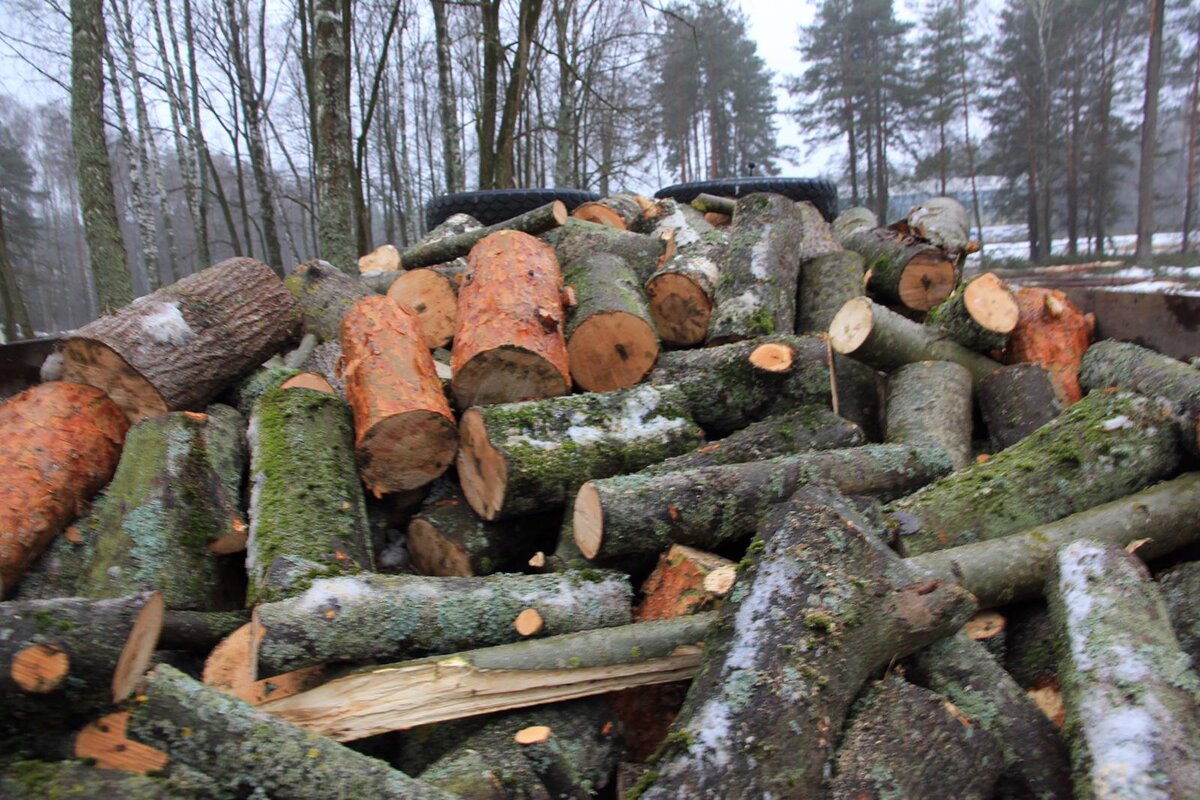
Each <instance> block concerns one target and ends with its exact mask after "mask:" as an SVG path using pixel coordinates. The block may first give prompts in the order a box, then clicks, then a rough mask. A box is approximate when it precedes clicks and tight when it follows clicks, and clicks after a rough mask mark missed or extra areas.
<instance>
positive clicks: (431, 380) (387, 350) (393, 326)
mask: <svg viewBox="0 0 1200 800" xmlns="http://www.w3.org/2000/svg"><path fill="white" fill-rule="evenodd" d="M342 353H344V357H345V365H346V366H345V368H344V369H343V370H342V377H343V379H344V380H345V381H346V397H347V398H348V400H349V403H350V409H351V410H352V411H353V412H354V455H355V458H356V459H357V461H358V466H359V471H360V472H361V473H362V479H363V483H364V484H366V487H367V489H369V490H370V491H372V492H374V494H375V496H376V497H378V496H380V495H382V494H385V493H387V492H395V491H399V490H402V489H417V488H420V487H421V486H425V485H426V484H428V483H430V482H431V481H433V480H434V479H435V478H437V477H438V476H439V475H441V474H442V473H443V472H445V471H446V469H447V468H448V467H449V466H450V464H451V463H452V462H453V461H454V454H455V453H456V452H457V451H458V430H457V427H456V425H455V421H454V414H453V413H451V411H450V404H449V403H448V402H447V401H446V395H445V393H444V392H443V391H442V384H441V381H440V380H438V376H437V372H436V370H435V369H434V365H433V356H431V355H430V354H429V350H428V349H427V348H426V347H425V345H424V343H423V342H422V341H421V327H420V323H419V322H418V320H417V316H416V314H414V313H412V312H411V311H409V310H407V309H405V308H401V307H399V306H396V305H395V304H394V303H392V302H391V301H389V300H388V299H387V298H383V297H369V298H367V299H365V300H362V301H361V302H359V303H358V304H357V305H356V306H354V308H353V309H351V311H350V312H349V313H348V314H347V315H346V319H345V321H344V322H343V323H342Z"/></svg>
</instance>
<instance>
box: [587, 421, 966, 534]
mask: <svg viewBox="0 0 1200 800" xmlns="http://www.w3.org/2000/svg"><path fill="white" fill-rule="evenodd" d="M948 472H950V461H949V459H948V457H947V456H946V454H945V453H944V452H942V451H941V450H938V449H937V448H929V447H911V446H908V445H897V444H876V445H864V446H862V447H848V448H844V449H839V450H821V451H814V452H810V453H800V454H797V455H791V456H779V457H777V458H772V459H769V460H767V461H755V462H750V463H745V464H727V465H725V466H719V467H701V468H699V469H693V470H686V471H683V472H673V473H667V474H663V475H658V474H638V475H622V476H618V477H614V478H607V479H604V480H598V481H592V482H591V483H590V484H588V488H590V489H594V490H595V491H596V493H597V495H598V496H599V501H600V508H601V510H602V513H603V528H602V530H603V538H602V539H601V542H600V549H599V551H598V553H597V557H598V558H612V557H615V556H631V555H638V554H640V555H657V554H658V553H661V552H662V551H664V550H666V549H667V547H669V546H670V545H671V544H672V543H675V544H685V545H689V546H691V547H698V548H700V549H702V550H715V549H719V548H720V547H722V546H723V545H725V544H729V543H733V542H737V541H739V540H744V539H747V538H749V537H750V535H751V534H753V533H754V531H755V529H756V528H757V527H758V526H759V524H760V523H762V521H763V519H764V518H766V517H767V515H768V514H769V513H770V512H771V510H772V509H773V508H774V506H775V505H776V504H778V503H781V502H783V501H784V500H786V499H787V498H789V497H791V496H792V494H793V493H795V492H796V491H797V490H798V489H799V488H800V487H801V486H804V485H805V484H807V483H811V482H813V481H832V482H833V483H834V484H836V485H837V486H838V488H839V489H840V490H841V491H843V492H845V493H847V494H856V495H857V494H875V495H881V496H884V497H897V496H900V495H904V494H907V493H908V492H911V491H913V490H915V489H917V488H919V487H921V486H924V485H925V484H927V483H929V482H930V481H933V480H935V479H937V478H938V477H940V476H942V475H945V474H947V473H948ZM577 506H578V504H577ZM578 527H579V523H578V521H576V528H577V529H578ZM576 535H577V536H578V530H576ZM577 541H578V539H577Z"/></svg>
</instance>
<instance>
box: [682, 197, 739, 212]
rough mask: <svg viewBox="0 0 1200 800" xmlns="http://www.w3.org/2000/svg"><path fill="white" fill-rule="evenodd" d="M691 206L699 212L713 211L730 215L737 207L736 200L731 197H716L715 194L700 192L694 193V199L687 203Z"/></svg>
mask: <svg viewBox="0 0 1200 800" xmlns="http://www.w3.org/2000/svg"><path fill="white" fill-rule="evenodd" d="M688 205H690V206H691V207H692V208H694V209H696V210H697V211H699V212H700V213H701V214H708V213H709V212H715V213H717V214H725V215H727V216H730V217H732V216H733V211H734V209H735V208H736V207H737V200H735V199H734V198H732V197H718V196H717V195H715V194H705V193H703V192H701V193H700V194H698V195H696V197H695V199H694V200H692V202H691V203H689V204H688Z"/></svg>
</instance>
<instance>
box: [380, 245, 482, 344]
mask: <svg viewBox="0 0 1200 800" xmlns="http://www.w3.org/2000/svg"><path fill="white" fill-rule="evenodd" d="M465 270H466V264H465V262H464V263H462V264H461V265H459V263H457V262H456V263H455V264H454V265H453V266H447V265H442V266H437V267H422V268H420V269H412V270H409V271H408V272H404V273H401V274H400V275H399V277H397V278H396V280H395V281H394V282H393V283H392V285H391V287H390V288H389V289H388V291H387V296H388V299H389V300H391V301H392V302H393V303H395V304H396V305H398V306H401V307H403V308H407V309H409V310H410V311H412V312H413V313H414V314H416V315H417V319H419V320H420V321H421V338H422V340H423V341H424V342H425V346H426V347H428V348H429V349H430V350H436V349H437V348H439V347H445V346H446V345H447V344H448V343H449V342H450V340H451V339H453V338H454V328H455V326H456V325H457V321H458V281H459V278H460V277H461V275H462V274H463V272H464V271H465Z"/></svg>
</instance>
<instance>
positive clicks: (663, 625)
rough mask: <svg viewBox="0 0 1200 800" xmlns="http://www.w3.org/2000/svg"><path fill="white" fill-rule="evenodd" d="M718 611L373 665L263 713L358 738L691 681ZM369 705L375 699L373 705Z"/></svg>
mask: <svg viewBox="0 0 1200 800" xmlns="http://www.w3.org/2000/svg"><path fill="white" fill-rule="evenodd" d="M713 617H714V615H713V614H697V615H694V616H690V617H681V618H680V619H673V620H666V621H659V622H639V623H637V624H634V625H622V626H620V627H616V628H603V629H601V630H591V631H583V632H581V633H573V634H566V635H563V636H552V637H550V638H547V639H534V640H530V641H524V642H518V643H516V644H509V645H501V646H499V647H490V648H485V649H481V650H472V651H469V652H463V653H455V654H453V655H450V656H434V657H432V658H425V659H421V660H419V661H409V662H404V663H400V664H390V665H386V666H381V667H371V668H368V669H365V670H362V671H359V672H355V673H352V674H350V675H347V676H345V677H342V678H337V679H335V680H332V681H329V682H328V683H326V684H324V685H323V686H319V687H317V688H315V689H311V690H309V691H307V692H303V693H301V694H297V695H293V696H292V697H287V698H284V699H282V700H277V701H274V702H271V703H267V704H266V705H264V706H263V708H264V710H267V711H270V712H271V713H273V714H277V715H279V716H280V717H282V718H284V719H287V720H291V721H294V722H295V723H296V724H298V725H302V726H304V727H305V728H307V729H309V730H311V731H314V732H316V733H321V734H324V735H326V736H331V737H333V738H335V739H337V740H339V741H350V740H353V739H362V738H365V737H367V736H373V735H375V734H377V733H383V732H385V731H391V730H403V729H405V728H412V727H416V726H418V725H426V724H429V723H432V722H443V721H446V720H451V719H460V718H463V717H470V716H475V715H479V714H488V713H491V712H494V711H507V710H511V709H514V708H524V707H527V706H534V705H541V704H543V703H551V702H561V701H563V700H572V699H575V698H579V697H591V696H594V695H598V694H606V693H608V692H612V691H616V690H620V689H627V688H630V687H634V686H651V685H656V684H661V683H671V682H674V681H679V680H684V679H687V678H690V677H691V676H692V675H693V674H695V671H696V668H697V667H698V666H699V663H700V648H699V647H698V643H699V642H700V641H701V640H702V639H703V638H704V633H705V631H706V630H707V628H708V626H709V624H710V623H711V621H712V619H713ZM368 698H369V699H368Z"/></svg>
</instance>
